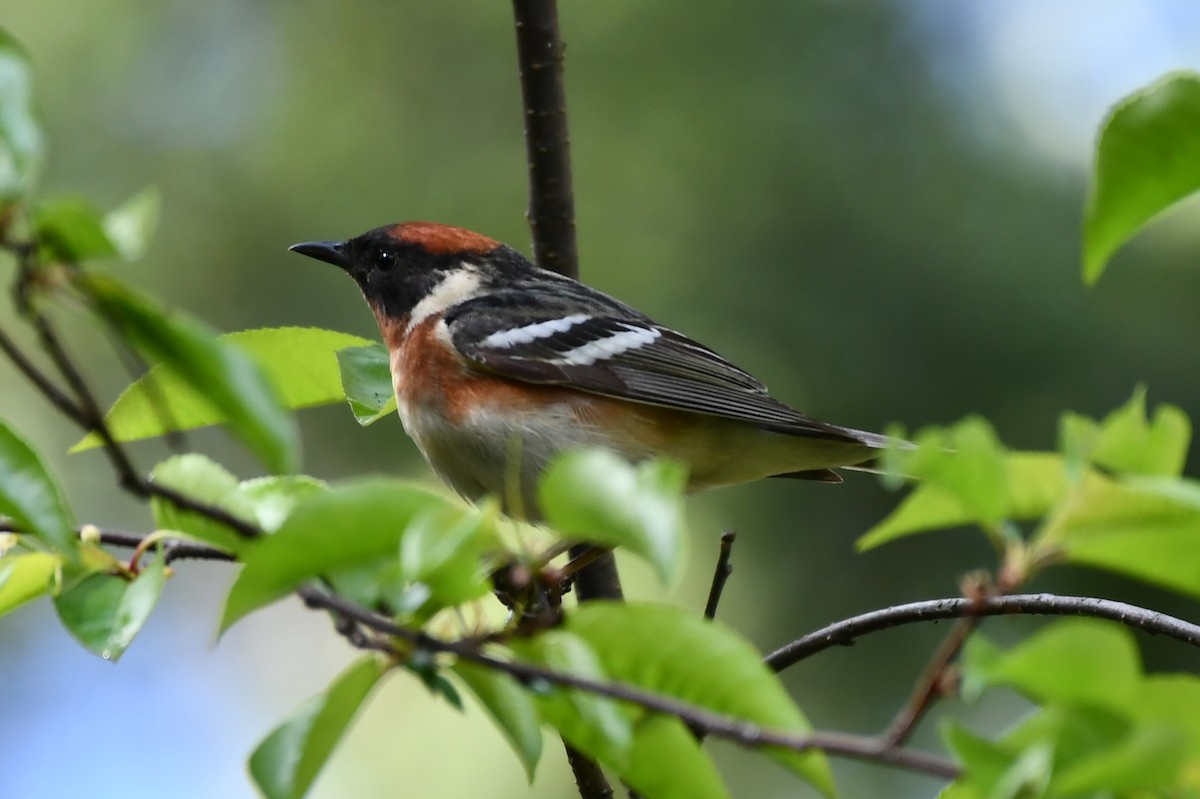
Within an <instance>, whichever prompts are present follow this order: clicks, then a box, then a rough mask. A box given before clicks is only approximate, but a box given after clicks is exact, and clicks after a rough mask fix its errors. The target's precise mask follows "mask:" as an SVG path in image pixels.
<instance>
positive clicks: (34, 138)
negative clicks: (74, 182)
mask: <svg viewBox="0 0 1200 799" xmlns="http://www.w3.org/2000/svg"><path fill="white" fill-rule="evenodd" d="M44 157H45V142H44V139H43V137H42V130H41V125H40V124H39V123H38V118H37V114H36V112H35V111H34V108H33V69H32V67H31V66H30V64H29V56H28V55H27V54H26V52H25V49H24V48H22V47H21V45H19V44H18V43H17V40H16V39H14V38H13V37H12V35H10V34H9V33H8V31H6V30H5V29H4V28H0V204H2V203H3V202H4V201H7V200H15V199H17V198H18V197H21V196H23V195H25V194H27V193H28V192H29V190H30V188H32V186H33V182H34V180H35V179H36V177H37V173H38V171H39V169H40V168H41V165H42V161H43V159H44Z"/></svg>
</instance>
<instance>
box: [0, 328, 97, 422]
mask: <svg viewBox="0 0 1200 799" xmlns="http://www.w3.org/2000/svg"><path fill="white" fill-rule="evenodd" d="M0 350H3V351H4V354H5V356H7V357H8V359H9V360H10V361H12V364H13V366H15V367H17V369H18V370H19V371H20V372H21V374H23V375H25V379H27V380H28V381H29V382H30V383H33V385H34V386H36V387H37V390H38V391H39V392H41V394H42V396H43V397H45V398H46V399H48V400H50V402H51V403H52V404H53V405H54V407H55V408H58V411H59V413H61V414H62V415H63V416H66V417H67V418H68V419H72V420H74V421H79V420H80V419H81V418H82V416H83V412H82V411H81V410H80V409H79V408H77V407H75V403H74V402H72V401H71V399H70V397H68V396H67V395H66V394H65V393H64V392H62V391H60V390H59V388H58V387H57V386H56V385H54V383H53V382H52V381H51V380H50V378H49V377H47V376H46V375H45V374H43V373H42V371H41V370H40V369H38V368H37V367H36V366H34V365H33V362H32V361H30V360H29V359H28V358H26V357H25V353H23V352H21V350H20V348H18V347H17V345H16V342H14V341H13V340H12V339H11V338H9V336H8V334H7V333H5V332H4V331H3V330H0Z"/></svg>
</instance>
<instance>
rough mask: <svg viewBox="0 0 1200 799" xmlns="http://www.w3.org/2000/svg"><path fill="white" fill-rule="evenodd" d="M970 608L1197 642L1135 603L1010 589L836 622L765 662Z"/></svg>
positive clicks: (784, 662) (789, 659) (774, 663)
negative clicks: (1083, 621) (1085, 621)
mask: <svg viewBox="0 0 1200 799" xmlns="http://www.w3.org/2000/svg"><path fill="white" fill-rule="evenodd" d="M970 613H974V614H975V615H978V616H1005V615H1012V614H1028V615H1045V616H1090V617H1093V618H1097V619H1107V620H1109V621H1116V622H1120V623H1121V624H1124V625H1126V626H1128V627H1133V628H1135V629H1138V630H1142V631H1143V632H1147V633H1151V634H1157V635H1165V636H1168V637H1170V638H1174V639H1176V640H1177V641H1183V642H1184V643H1187V644H1191V645H1192V646H1200V625H1197V624H1193V623H1192V622H1189V621H1185V620H1183V619H1179V618H1175V617H1174V616H1168V615H1167V614H1165V613H1159V612H1157V611H1154V610H1149V609H1147V608H1142V607H1138V606H1137V605H1130V604H1127V603H1125V602H1116V601H1114V600H1111V599H1098V598H1096V597H1078V596H1059V595H1057V594H1011V595H1009V596H994V597H984V598H981V599H964V598H962V597H955V598H952V599H929V600H925V601H922V602H910V603H908V604H905V605H896V606H894V607H890V608H883V609H881V610H873V611H871V612H869V613H864V614H862V615H860V616H854V617H852V618H849V619H844V620H842V621H839V622H835V623H833V624H830V625H829V626H828V627H824V628H822V629H820V630H816V631H814V632H811V633H809V634H808V635H806V636H804V637H803V638H799V639H797V640H795V641H793V642H791V643H790V644H787V645H786V646H782V647H780V648H779V649H777V650H775V651H774V652H772V653H771V654H769V655H767V657H766V663H767V665H768V666H770V667H771V668H772V669H774V670H775V671H783V670H784V669H786V668H788V667H789V666H793V665H795V664H796V663H799V662H800V661H801V660H804V659H805V658H808V657H811V656H812V655H815V654H817V653H818V652H823V651H825V650H826V649H829V648H830V647H834V646H851V645H853V644H854V642H855V640H856V639H857V638H859V637H861V636H863V635H867V634H868V633H873V632H878V631H880V630H887V629H890V628H892V627H900V626H902V625H905V624H912V623H914V622H921V621H938V620H941V619H958V618H962V617H964V616H966V615H967V614H970Z"/></svg>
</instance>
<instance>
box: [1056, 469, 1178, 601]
mask: <svg viewBox="0 0 1200 799" xmlns="http://www.w3.org/2000/svg"><path fill="white" fill-rule="evenodd" d="M1035 546H1037V547H1044V548H1050V549H1055V550H1057V551H1058V552H1059V553H1060V554H1061V555H1063V556H1065V559H1066V560H1067V561H1068V562H1071V563H1077V564H1082V565H1088V566H1096V567H1100V568H1105V569H1110V570H1112V571H1116V572H1120V573H1122V574H1127V575H1130V576H1133V577H1136V578H1138V579H1141V580H1146V581H1147V582H1151V583H1155V584H1157V585H1162V586H1166V587H1168V588H1172V589H1174V590H1177V591H1182V592H1184V593H1188V594H1191V595H1193V596H1200V484H1198V483H1196V482H1195V481H1192V480H1184V479H1178V478H1162V477H1149V478H1127V479H1125V480H1122V481H1120V482H1118V481H1113V480H1109V479H1108V478H1105V477H1101V476H1100V475H1097V474H1095V473H1092V474H1089V475H1088V476H1087V478H1085V480H1084V481H1083V482H1082V484H1081V485H1080V488H1079V489H1078V493H1077V495H1076V497H1075V499H1074V500H1073V501H1072V502H1071V503H1070V504H1069V505H1067V506H1066V507H1065V508H1064V509H1063V511H1062V512H1061V513H1059V514H1058V515H1056V516H1055V517H1053V518H1052V519H1050V520H1049V521H1048V522H1047V524H1045V525H1044V526H1043V528H1042V529H1041V530H1039V533H1038V537H1037V538H1036V539H1035Z"/></svg>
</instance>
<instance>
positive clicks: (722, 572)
mask: <svg viewBox="0 0 1200 799" xmlns="http://www.w3.org/2000/svg"><path fill="white" fill-rule="evenodd" d="M735 540H737V533H735V532H734V531H733V530H726V531H725V532H723V533H721V554H720V555H718V556H717V567H716V569H714V570H713V578H712V585H711V586H710V587H709V589H708V602H706V603H705V604H704V616H705V618H708V619H715V618H716V617H717V605H719V604H720V603H721V594H722V593H723V592H724V591H725V582H726V581H727V580H728V579H729V575H731V574H733V563H732V562H731V561H730V558H731V557H732V556H733V542H734V541H735Z"/></svg>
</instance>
